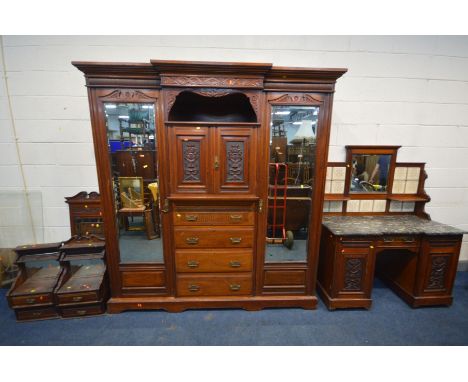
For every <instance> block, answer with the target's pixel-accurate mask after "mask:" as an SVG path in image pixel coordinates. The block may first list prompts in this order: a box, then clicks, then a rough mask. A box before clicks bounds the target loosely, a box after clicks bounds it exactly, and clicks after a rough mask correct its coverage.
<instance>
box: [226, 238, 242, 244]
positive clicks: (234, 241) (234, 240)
mask: <svg viewBox="0 0 468 382" xmlns="http://www.w3.org/2000/svg"><path fill="white" fill-rule="evenodd" d="M229 240H231V244H240V242H241V241H242V238H241V237H230V238H229Z"/></svg>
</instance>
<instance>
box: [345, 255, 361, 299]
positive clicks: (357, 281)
mask: <svg viewBox="0 0 468 382" xmlns="http://www.w3.org/2000/svg"><path fill="white" fill-rule="evenodd" d="M363 270H364V262H363V259H357V258H348V259H346V260H345V275H344V277H345V279H344V288H343V290H346V291H360V290H362V276H363Z"/></svg>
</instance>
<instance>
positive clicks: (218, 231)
mask: <svg viewBox="0 0 468 382" xmlns="http://www.w3.org/2000/svg"><path fill="white" fill-rule="evenodd" d="M253 237H254V231H253V228H237V227H225V228H211V227H203V228H202V227H200V228H191V227H184V228H181V227H176V228H175V229H174V238H175V240H174V241H175V245H176V248H251V247H252V244H253Z"/></svg>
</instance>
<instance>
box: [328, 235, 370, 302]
mask: <svg viewBox="0 0 468 382" xmlns="http://www.w3.org/2000/svg"><path fill="white" fill-rule="evenodd" d="M372 248H373V247H372V246H371V245H369V244H368V243H363V246H362V247H357V246H353V247H347V246H344V245H343V246H341V250H340V251H339V252H338V253H337V254H336V256H337V270H336V284H335V288H336V289H335V290H336V296H337V297H341V296H342V297H345V296H347V295H361V296H362V297H366V298H370V294H371V289H372V281H373V278H374V272H373V269H374V253H373V249H372Z"/></svg>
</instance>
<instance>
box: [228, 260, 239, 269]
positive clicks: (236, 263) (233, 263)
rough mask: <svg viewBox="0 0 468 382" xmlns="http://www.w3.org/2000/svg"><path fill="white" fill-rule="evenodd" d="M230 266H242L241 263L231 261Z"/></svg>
mask: <svg viewBox="0 0 468 382" xmlns="http://www.w3.org/2000/svg"><path fill="white" fill-rule="evenodd" d="M229 266H230V267H232V268H239V267H240V266H241V263H240V261H230V262H229Z"/></svg>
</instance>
